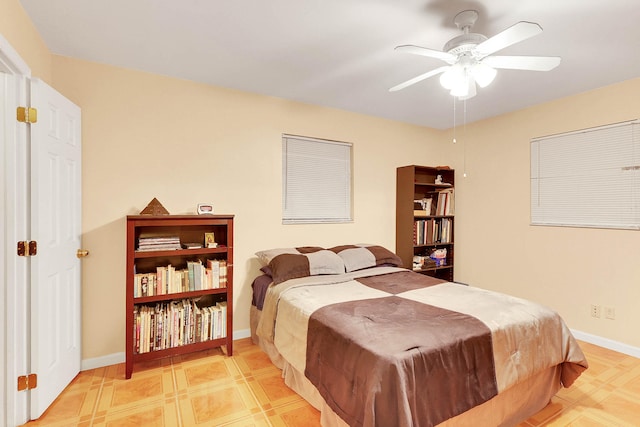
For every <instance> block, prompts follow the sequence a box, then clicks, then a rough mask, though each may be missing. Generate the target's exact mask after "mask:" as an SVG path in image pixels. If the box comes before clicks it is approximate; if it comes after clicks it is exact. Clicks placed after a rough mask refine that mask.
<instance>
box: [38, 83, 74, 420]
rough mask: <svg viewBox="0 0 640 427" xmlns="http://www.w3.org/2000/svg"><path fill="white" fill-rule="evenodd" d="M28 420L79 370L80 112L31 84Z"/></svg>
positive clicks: (49, 90)
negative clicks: (34, 114)
mask: <svg viewBox="0 0 640 427" xmlns="http://www.w3.org/2000/svg"><path fill="white" fill-rule="evenodd" d="M31 106H32V107H34V108H36V109H37V110H38V119H37V122H36V123H32V124H31V125H30V129H31V209H30V210H31V240H35V241H37V242H38V249H37V250H38V252H37V255H36V256H34V257H31V258H30V261H31V292H30V293H31V295H30V299H31V349H30V350H31V351H30V352H31V372H32V373H35V374H37V376H38V384H37V387H36V388H35V389H33V390H31V409H30V411H31V414H30V416H31V419H36V418H38V417H40V415H42V413H43V412H44V411H45V410H46V409H47V407H48V406H49V405H50V404H51V403H52V402H53V400H54V399H55V398H56V397H57V396H58V395H59V394H60V393H61V392H62V390H63V389H64V388H65V387H66V386H67V385H68V384H69V382H70V381H71V380H72V379H73V378H74V377H75V376H76V375H77V374H78V372H79V371H80V361H81V345H80V338H81V330H80V321H81V299H80V284H81V281H80V280H81V274H80V264H81V262H80V259H78V258H77V257H76V251H77V250H78V249H80V248H81V240H80V237H81V204H80V201H81V182H82V176H81V144H80V140H81V138H80V137H81V134H80V108H79V107H78V106H76V105H75V104H73V103H72V102H71V101H69V100H68V99H66V98H65V97H63V96H62V95H61V94H59V93H58V92H56V91H55V90H54V89H53V88H51V87H50V86H48V85H47V84H46V83H44V82H43V81H41V80H38V79H32V81H31Z"/></svg>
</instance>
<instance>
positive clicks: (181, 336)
mask: <svg viewBox="0 0 640 427" xmlns="http://www.w3.org/2000/svg"><path fill="white" fill-rule="evenodd" d="M233 219H234V217H233V215H163V216H149V215H130V216H127V218H126V220H127V221H126V222H127V266H126V350H125V357H126V363H125V365H126V366H125V376H126V378H131V376H132V374H133V368H134V362H140V361H149V360H154V359H159V358H163V357H168V356H174V355H178V354H184V353H190V352H194V351H199V350H205V349H210V348H215V347H226V354H227V355H228V356H231V355H232V354H233ZM205 233H206V234H207V235H209V236H210V237H211V236H214V238H215V242H216V243H218V247H216V248H207V247H202V248H194V249H183V248H182V246H183V245H185V244H186V243H198V244H200V243H201V244H202V245H203V246H205V245H204V242H205ZM167 242H170V243H167ZM141 245H142V246H143V247H144V248H151V249H155V247H157V246H154V245H159V246H160V247H161V248H162V249H161V250H138V249H139V247H140V246H141ZM166 245H169V246H166ZM167 247H180V249H167ZM194 265H195V266H196V267H194ZM192 268H193V269H195V270H193V271H190V269H192ZM194 271H196V273H194ZM143 276H144V279H143ZM161 278H162V279H161ZM141 283H144V285H142V284H141ZM169 325H171V326H169Z"/></svg>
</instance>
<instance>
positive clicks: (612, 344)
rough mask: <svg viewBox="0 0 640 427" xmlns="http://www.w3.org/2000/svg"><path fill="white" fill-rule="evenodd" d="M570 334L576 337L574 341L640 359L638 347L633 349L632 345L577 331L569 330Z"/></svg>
mask: <svg viewBox="0 0 640 427" xmlns="http://www.w3.org/2000/svg"><path fill="white" fill-rule="evenodd" d="M571 333H572V334H573V336H574V337H576V339H579V340H582V341H586V342H588V343H590V344H594V345H597V346H600V347H604V348H608V349H609V350H613V351H617V352H619V353H624V354H627V355H629V356H633V357H637V358H640V348H639V347H634V346H632V345H629V344H625V343H621V342H619V341H614V340H611V339H609V338H603V337H599V336H597V335H593V334H588V333H586V332H582V331H577V330H575V329H571Z"/></svg>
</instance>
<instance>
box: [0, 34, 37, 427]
mask: <svg viewBox="0 0 640 427" xmlns="http://www.w3.org/2000/svg"><path fill="white" fill-rule="evenodd" d="M0 72H2V73H3V74H4V76H3V78H2V84H3V87H2V88H0V91H1V92H2V93H3V95H4V96H3V97H2V98H0V99H3V101H4V102H3V105H2V107H1V108H0V112H2V115H3V117H2V118H0V121H2V122H4V124H5V126H3V128H4V132H0V143H1V144H2V146H0V163H1V164H2V165H3V168H2V169H3V170H4V171H5V172H4V174H2V176H0V192H1V193H0V196H2V197H0V211H2V212H1V214H2V217H1V218H0V235H1V236H2V237H3V239H2V241H3V242H5V243H4V245H0V271H3V272H4V274H3V275H2V292H1V293H0V308H1V309H2V310H3V312H4V313H5V314H4V316H0V362H2V363H0V366H3V367H4V371H2V373H1V374H0V377H2V379H3V381H2V382H3V386H2V388H1V389H0V423H2V424H3V425H7V426H15V425H20V424H23V423H26V422H27V421H28V416H29V415H28V410H29V406H28V403H29V396H28V395H29V393H25V392H18V391H17V378H18V376H19V375H26V374H28V373H29V359H28V358H27V354H28V346H29V342H28V339H29V333H28V331H29V319H30V312H29V295H28V283H29V268H30V265H29V264H30V263H29V259H28V258H24V257H18V256H17V254H16V245H17V242H18V241H19V240H30V229H29V228H30V212H29V209H28V208H29V201H28V195H29V192H28V189H29V175H28V171H29V168H28V164H29V163H28V162H29V150H30V148H29V126H28V125H26V124H21V123H18V122H17V120H16V115H15V114H16V107H17V106H19V105H20V106H29V86H28V82H29V79H30V78H31V69H30V68H29V67H28V65H27V63H26V62H24V60H23V59H22V58H21V57H20V55H19V54H18V52H17V51H16V50H15V49H14V48H13V47H12V46H11V45H10V44H9V42H8V41H7V40H6V39H5V38H4V37H3V36H2V35H1V34H0ZM5 202H6V203H5Z"/></svg>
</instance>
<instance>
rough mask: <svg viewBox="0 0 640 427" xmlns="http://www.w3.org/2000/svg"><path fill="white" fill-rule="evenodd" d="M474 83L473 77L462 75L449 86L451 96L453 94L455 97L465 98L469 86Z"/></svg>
mask: <svg viewBox="0 0 640 427" xmlns="http://www.w3.org/2000/svg"><path fill="white" fill-rule="evenodd" d="M472 84H475V83H474V81H473V78H472V77H470V76H463V78H462V79H461V80H459V81H457V82H456V84H455V85H454V86H453V87H452V88H451V92H449V93H450V94H451V96H455V97H456V98H465V97H467V96H469V93H470V92H471V91H470V86H471V85H472Z"/></svg>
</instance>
